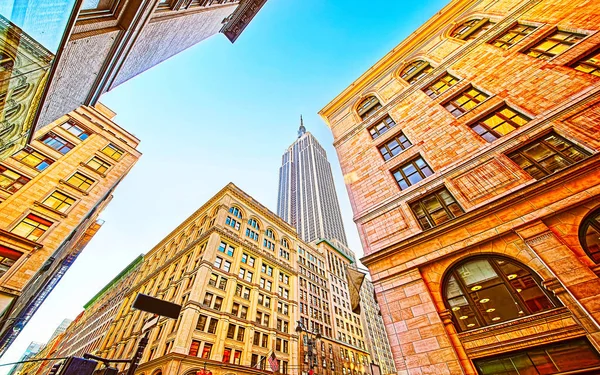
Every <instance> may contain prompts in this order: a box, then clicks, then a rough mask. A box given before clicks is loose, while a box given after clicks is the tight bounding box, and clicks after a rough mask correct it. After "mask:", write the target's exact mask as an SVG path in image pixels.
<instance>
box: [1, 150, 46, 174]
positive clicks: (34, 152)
mask: <svg viewBox="0 0 600 375" xmlns="http://www.w3.org/2000/svg"><path fill="white" fill-rule="evenodd" d="M23 152H24V153H27V155H25V156H23V157H21V158H17V154H20V153H23ZM35 154H39V155H41V156H42V157H43V158H40V157H39V156H37V155H35ZM29 156H33V157H35V158H37V159H40V162H39V163H37V164H36V165H31V164H29V163H26V162H24V161H23V160H24V159H27V157H29ZM11 157H12V158H13V159H15V160H16V161H18V162H19V163H21V164H25V165H26V166H28V167H29V168H32V169H35V170H36V171H38V172H42V171H44V170H46V168H48V167H49V166H51V165H52V164H53V163H54V162H55V160H54V159H52V158H50V157H48V156H46V155H44V153H42V152H40V151H38V150H36V149H35V148H33V147H31V146H25V147H24V148H23V149H21V150H19V151H17V152H15V153H14V154H13V155H12V156H11ZM44 163H46V164H47V165H46V166H45V167H44V168H42V169H39V168H38V167H39V166H40V165H42V164H44Z"/></svg>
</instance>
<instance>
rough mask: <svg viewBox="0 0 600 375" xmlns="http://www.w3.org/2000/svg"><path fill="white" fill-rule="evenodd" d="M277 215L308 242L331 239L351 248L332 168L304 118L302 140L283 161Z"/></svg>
mask: <svg viewBox="0 0 600 375" xmlns="http://www.w3.org/2000/svg"><path fill="white" fill-rule="evenodd" d="M277 214H278V215H279V216H280V217H281V218H283V219H284V220H285V221H287V222H288V223H290V224H291V225H292V226H294V227H295V228H296V230H297V231H298V233H299V234H300V237H301V238H302V239H303V240H304V241H306V242H311V241H315V240H318V239H328V240H338V241H340V242H341V243H342V244H344V245H346V246H347V241H346V233H345V232H344V225H343V224H342V215H341V213H340V204H339V202H338V198H337V194H336V192H335V185H334V182H333V174H332V172H331V165H330V164H329V161H327V154H326V152H325V150H324V149H323V147H322V146H321V145H320V144H319V142H318V141H317V139H316V138H315V137H314V136H313V135H312V134H311V133H310V132H307V131H306V128H305V127H304V123H303V121H302V116H301V117H300V128H299V129H298V138H297V139H296V141H295V142H294V143H293V144H292V145H291V146H290V147H288V149H287V150H286V152H285V153H284V154H283V156H282V158H281V168H280V169H279V194H278V199H277Z"/></svg>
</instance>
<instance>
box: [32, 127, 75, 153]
mask: <svg viewBox="0 0 600 375" xmlns="http://www.w3.org/2000/svg"><path fill="white" fill-rule="evenodd" d="M40 141H41V142H42V143H44V144H45V145H47V146H48V147H51V148H53V149H55V150H56V151H58V152H60V153H61V154H63V155H64V154H66V153H67V152H69V151H71V150H72V149H73V148H74V147H75V145H74V144H72V143H71V142H69V141H67V140H66V139H64V138H62V137H60V136H58V135H56V134H54V133H53V132H48V133H46V134H44V135H43V136H42V137H41V138H40Z"/></svg>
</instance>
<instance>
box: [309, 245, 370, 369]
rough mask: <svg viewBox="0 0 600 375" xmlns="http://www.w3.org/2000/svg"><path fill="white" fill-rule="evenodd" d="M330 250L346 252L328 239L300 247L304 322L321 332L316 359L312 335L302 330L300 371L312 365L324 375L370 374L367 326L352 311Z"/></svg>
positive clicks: (317, 343)
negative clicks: (333, 270)
mask: <svg viewBox="0 0 600 375" xmlns="http://www.w3.org/2000/svg"><path fill="white" fill-rule="evenodd" d="M329 251H332V252H335V253H337V254H344V253H342V252H341V251H340V250H339V249H338V247H335V246H334V245H332V244H331V243H330V242H328V241H319V242H317V243H316V244H312V246H302V247H300V248H299V249H298V278H299V283H298V284H299V300H298V306H299V316H300V322H301V324H302V326H303V327H304V328H305V329H306V330H307V331H308V332H313V333H316V332H318V333H320V334H321V338H320V339H319V340H317V342H316V345H315V348H314V350H313V353H314V355H313V357H312V359H311V357H310V355H309V353H310V352H309V345H308V339H309V336H311V335H307V334H305V333H302V334H301V335H302V339H301V340H300V342H301V344H300V345H299V350H300V352H299V360H300V362H299V363H298V366H299V369H300V371H299V374H300V375H306V374H308V373H309V370H310V369H311V366H312V368H313V370H314V371H315V373H317V374H322V375H344V374H348V375H351V374H355V375H365V374H369V375H370V372H369V363H370V356H369V352H368V351H367V346H366V343H365V336H366V333H365V329H364V328H363V325H362V324H361V323H362V322H361V321H360V320H358V319H357V317H358V315H356V314H353V313H352V312H351V311H350V310H351V309H350V308H349V306H350V301H349V297H348V296H349V293H348V287H347V283H345V279H344V280H341V279H337V278H336V279H335V281H334V279H333V278H332V275H331V271H330V270H329V263H328V262H327V254H328V252H329ZM344 256H345V255H344ZM333 283H335V285H336V286H335V287H333ZM311 337H312V336H311ZM311 362H312V363H311Z"/></svg>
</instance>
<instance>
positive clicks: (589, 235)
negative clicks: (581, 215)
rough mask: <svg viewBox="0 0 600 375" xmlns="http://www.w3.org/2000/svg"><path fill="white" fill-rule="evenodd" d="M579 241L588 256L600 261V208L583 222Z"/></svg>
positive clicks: (597, 261)
mask: <svg viewBox="0 0 600 375" xmlns="http://www.w3.org/2000/svg"><path fill="white" fill-rule="evenodd" d="M579 241H580V242H581V246H582V247H583V249H584V250H585V252H586V253H587V254H588V256H589V257H590V258H592V260H593V261H594V262H596V263H600V208H599V209H597V210H596V211H594V212H592V213H591V214H590V215H588V216H587V217H586V218H585V219H584V220H583V222H582V223H581V227H580V228H579Z"/></svg>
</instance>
